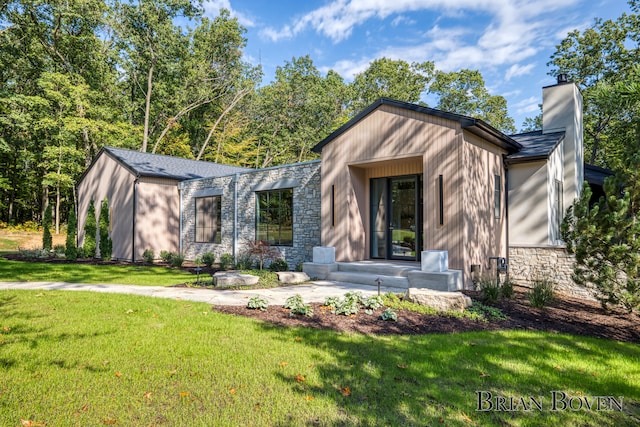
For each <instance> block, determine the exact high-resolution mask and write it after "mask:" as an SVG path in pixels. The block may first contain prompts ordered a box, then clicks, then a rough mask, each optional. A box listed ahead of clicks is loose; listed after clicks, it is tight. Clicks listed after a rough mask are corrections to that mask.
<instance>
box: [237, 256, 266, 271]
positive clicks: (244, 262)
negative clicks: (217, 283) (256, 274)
mask: <svg viewBox="0 0 640 427" xmlns="http://www.w3.org/2000/svg"><path fill="white" fill-rule="evenodd" d="M253 265H254V264H253V259H252V258H251V255H249V254H240V256H238V259H237V260H236V269H238V270H251V269H253ZM260 270H262V269H260Z"/></svg>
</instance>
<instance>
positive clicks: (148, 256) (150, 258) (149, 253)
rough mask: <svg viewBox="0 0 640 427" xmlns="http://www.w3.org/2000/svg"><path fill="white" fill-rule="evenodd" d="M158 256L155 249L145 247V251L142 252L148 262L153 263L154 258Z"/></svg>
mask: <svg viewBox="0 0 640 427" xmlns="http://www.w3.org/2000/svg"><path fill="white" fill-rule="evenodd" d="M155 258H156V253H155V252H154V251H153V249H145V250H144V252H142V259H144V262H146V263H147V264H153V260H154V259H155Z"/></svg>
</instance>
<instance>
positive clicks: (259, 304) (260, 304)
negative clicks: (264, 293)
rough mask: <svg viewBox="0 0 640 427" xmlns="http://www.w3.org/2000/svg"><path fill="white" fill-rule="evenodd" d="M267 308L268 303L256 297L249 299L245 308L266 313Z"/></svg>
mask: <svg viewBox="0 0 640 427" xmlns="http://www.w3.org/2000/svg"><path fill="white" fill-rule="evenodd" d="M267 307H269V302H268V301H267V300H266V299H264V298H262V297H261V296H258V295H256V296H254V297H251V298H249V301H248V302H247V308H248V309H251V310H262V311H267Z"/></svg>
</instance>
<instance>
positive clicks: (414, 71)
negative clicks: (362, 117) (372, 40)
mask: <svg viewBox="0 0 640 427" xmlns="http://www.w3.org/2000/svg"><path fill="white" fill-rule="evenodd" d="M433 74H434V65H433V62H430V61H426V62H420V63H418V62H414V63H411V64H409V63H408V62H406V61H403V60H393V59H389V58H380V59H376V60H374V61H373V62H371V64H369V67H368V68H367V69H366V70H365V71H363V72H362V73H359V74H357V75H356V76H355V78H354V79H353V83H352V84H351V85H350V88H351V91H352V94H353V99H352V102H351V105H350V111H351V113H352V114H355V113H358V112H359V111H360V110H362V109H364V108H366V107H368V106H369V105H370V104H371V103H372V102H374V101H375V100H376V99H378V98H382V97H387V98H392V99H396V100H398V101H405V102H418V101H419V100H420V95H421V94H422V93H423V92H425V91H426V90H427V88H428V85H429V83H430V82H431V80H432V79H433Z"/></svg>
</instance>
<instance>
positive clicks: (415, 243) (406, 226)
mask: <svg viewBox="0 0 640 427" xmlns="http://www.w3.org/2000/svg"><path fill="white" fill-rule="evenodd" d="M370 185H371V230H370V233H371V234H370V236H371V238H370V242H371V253H370V256H371V258H374V259H395V260H410V261H418V260H419V259H420V249H419V248H421V247H422V175H408V176H397V177H385V178H373V179H371V182H370Z"/></svg>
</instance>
